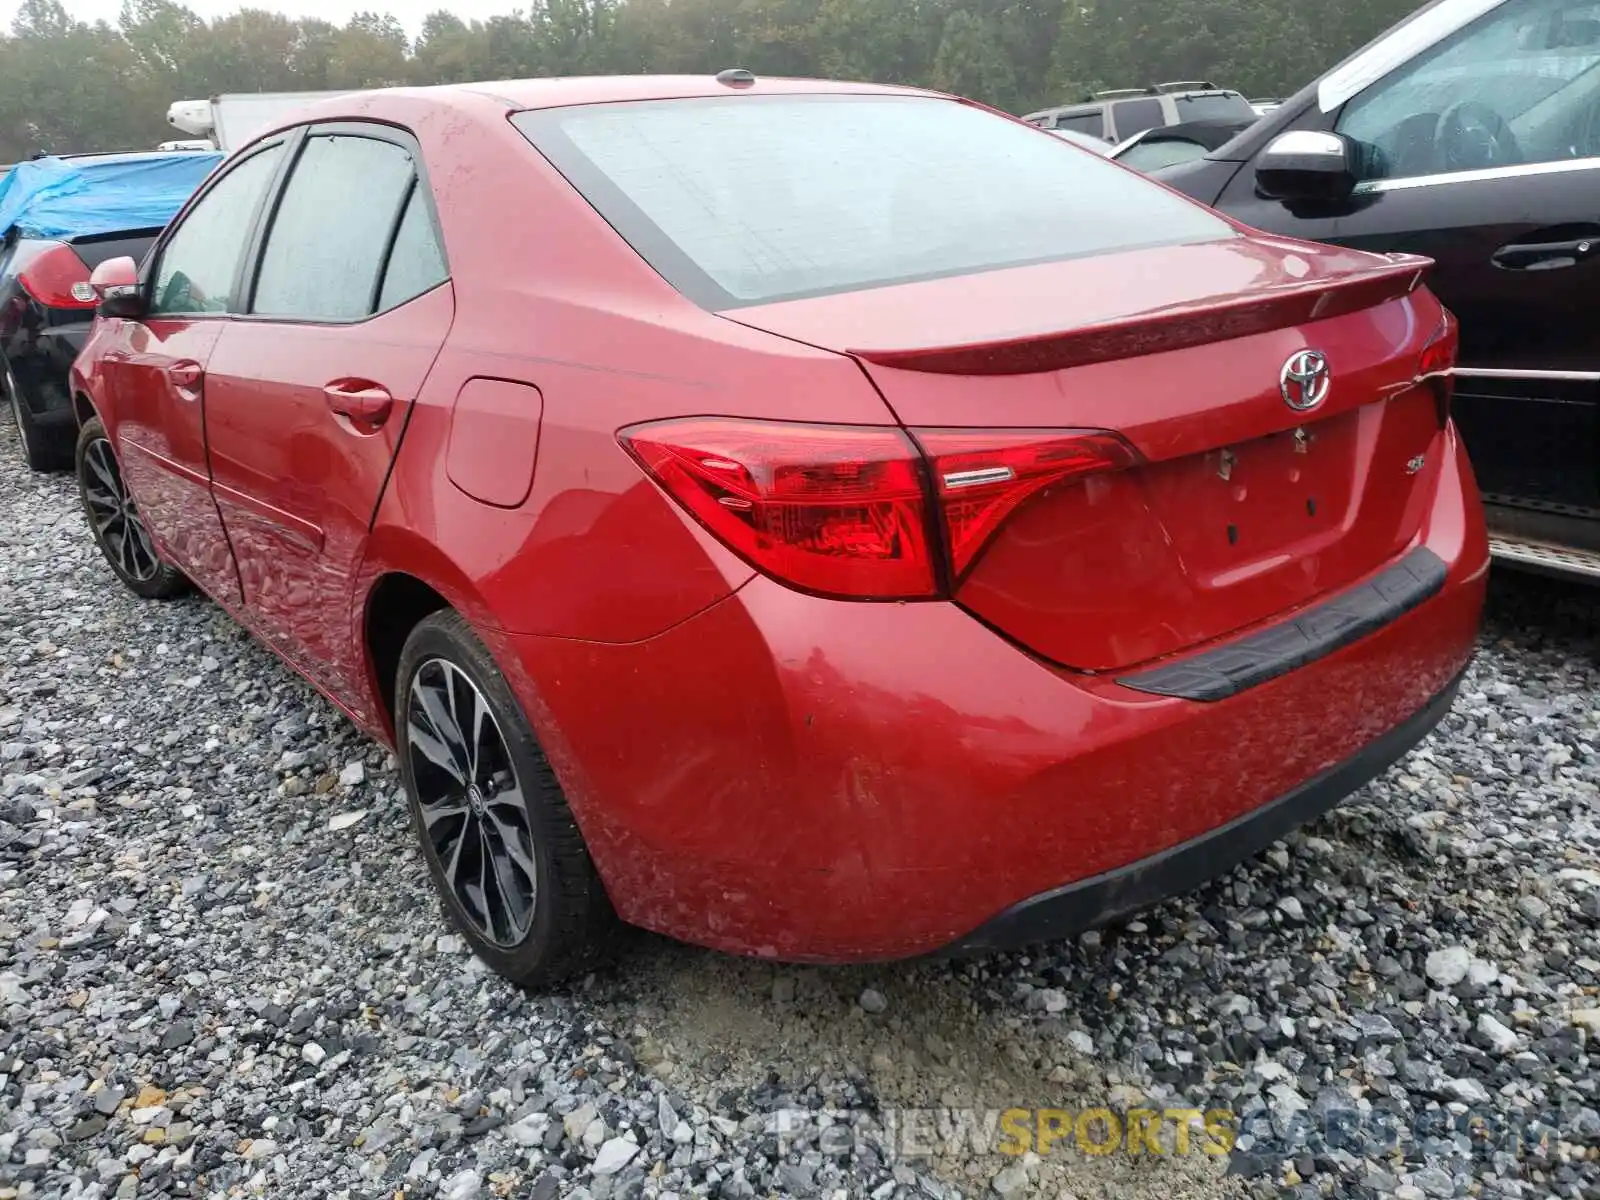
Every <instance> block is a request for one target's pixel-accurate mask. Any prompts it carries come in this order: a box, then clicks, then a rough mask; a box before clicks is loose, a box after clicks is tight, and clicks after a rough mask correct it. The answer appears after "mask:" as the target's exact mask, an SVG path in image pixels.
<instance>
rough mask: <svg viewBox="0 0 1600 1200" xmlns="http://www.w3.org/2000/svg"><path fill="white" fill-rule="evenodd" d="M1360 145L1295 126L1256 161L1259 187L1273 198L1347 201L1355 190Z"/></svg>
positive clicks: (1278, 138)
mask: <svg viewBox="0 0 1600 1200" xmlns="http://www.w3.org/2000/svg"><path fill="white" fill-rule="evenodd" d="M1359 158H1360V154H1359V148H1358V147H1357V146H1355V145H1354V144H1353V143H1351V141H1350V139H1349V138H1346V137H1343V136H1342V135H1340V134H1337V133H1323V132H1321V131H1320V130H1315V129H1291V130H1290V131H1289V132H1288V133H1280V134H1279V135H1278V136H1277V137H1276V138H1274V139H1273V140H1272V141H1271V142H1270V143H1269V144H1268V145H1267V148H1266V149H1265V150H1263V151H1262V152H1261V157H1260V158H1258V159H1257V160H1256V189H1257V190H1258V191H1259V192H1260V193H1261V194H1262V195H1263V196H1265V197H1266V198H1267V199H1269V200H1282V201H1285V202H1294V201H1307V200H1309V201H1319V200H1320V201H1327V200H1343V199H1345V198H1346V197H1348V196H1349V195H1350V194H1351V193H1352V192H1354V191H1355V188H1356V183H1357V180H1358V176H1357V170H1358V164H1359Z"/></svg>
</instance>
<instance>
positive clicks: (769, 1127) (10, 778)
mask: <svg viewBox="0 0 1600 1200" xmlns="http://www.w3.org/2000/svg"><path fill="white" fill-rule="evenodd" d="M17 462H18V455H17V451H16V447H15V443H14V439H13V436H12V434H11V430H10V428H9V427H7V428H6V430H5V432H4V433H0V513H3V514H4V517H3V519H0V1200H6V1198H10V1197H18V1196H82V1197H91V1196H100V1197H106V1196H117V1197H132V1196H139V1197H152V1196H232V1195H248V1194H264V1195H268V1196H282V1197H296V1198H298V1197H312V1196H334V1197H378V1196H388V1197H394V1196H405V1197H430V1196H438V1197H449V1198H452V1200H470V1198H472V1197H479V1196H490V1195H495V1196H532V1197H536V1198H537V1200H550V1198H551V1197H554V1196H557V1195H558V1194H559V1195H571V1196H575V1197H579V1198H580V1200H606V1198H607V1197H622V1196H627V1197H635V1196H645V1197H654V1196H666V1195H668V1194H679V1195H715V1196H726V1197H735V1198H738V1197H750V1196H754V1195H757V1194H761V1195H774V1194H777V1195H793V1196H810V1195H822V1196H829V1197H840V1196H852V1197H853V1196H858V1195H862V1196H865V1195H870V1196H872V1197H873V1198H874V1200H890V1197H910V1196H914V1195H918V1194H921V1195H925V1196H928V1197H931V1198H932V1200H945V1198H947V1197H952V1196H955V1195H967V1196H979V1195H985V1194H989V1195H993V1194H996V1193H998V1194H999V1195H1001V1196H1002V1197H1022V1196H1032V1195H1040V1196H1045V1197H1052V1198H1057V1197H1061V1198H1064V1197H1068V1196H1075V1197H1084V1198H1087V1197H1095V1196H1105V1197H1119V1198H1120V1197H1133V1198H1137V1197H1167V1198H1177V1197H1202V1196H1242V1195H1273V1194H1280V1193H1281V1192H1282V1191H1283V1190H1285V1189H1286V1188H1287V1189H1291V1190H1292V1191H1294V1192H1295V1193H1297V1194H1303V1195H1306V1196H1315V1195H1347V1196H1367V1195H1391V1194H1392V1195H1396V1196H1400V1197H1407V1198H1417V1197H1445V1196H1460V1195H1472V1194H1482V1195H1494V1196H1530V1197H1531V1196H1542V1195H1551V1194H1555V1195H1563V1196H1588V1197H1600V1112H1597V1111H1596V1109H1597V1108H1600V1101H1597V1097H1596V1088H1597V1076H1600V1071H1596V1069H1595V1065H1596V1062H1595V1058H1596V1056H1595V1054H1594V1050H1593V1046H1594V1042H1595V1040H1596V1039H1597V1038H1600V962H1597V961H1596V960H1597V959H1600V830H1597V812H1600V803H1597V800H1596V782H1597V780H1600V764H1597V759H1596V752H1595V740H1596V735H1597V729H1600V698H1597V695H1596V691H1595V685H1596V682H1597V678H1596V677H1597V665H1596V649H1597V641H1596V637H1597V635H1596V629H1597V628H1600V627H1597V624H1596V620H1595V618H1596V604H1597V601H1596V598H1595V597H1594V596H1592V595H1591V594H1590V593H1588V592H1585V591H1583V590H1581V589H1577V588H1573V587H1568V586H1564V585H1559V584H1553V583H1548V582H1541V581H1537V580H1529V579H1519V578H1515V577H1508V578H1506V579H1504V580H1499V581H1497V583H1496V585H1495V588H1494V597H1493V601H1492V605H1491V613H1490V617H1489V621H1488V625H1487V628H1486V632H1485V635H1484V639H1483V653H1482V655H1481V657H1480V658H1479V660H1478V663H1477V666H1476V668H1475V669H1474V671H1473V673H1472V676H1471V678H1470V680H1469V682H1468V684H1467V687H1466V689H1465V691H1464V693H1463V695H1462V698H1461V700H1460V701H1459V702H1458V704H1457V706H1456V709H1455V712H1454V714H1453V715H1452V716H1451V717H1450V718H1449V719H1448V721H1447V722H1446V724H1445V725H1444V726H1443V727H1442V728H1441V730H1440V731H1439V732H1438V733H1437V734H1436V735H1435V736H1434V737H1433V738H1432V739H1431V741H1429V742H1428V743H1426V744H1425V745H1424V747H1423V748H1422V749H1420V750H1419V751H1418V752H1417V753H1415V754H1413V755H1412V756H1411V757H1410V758H1409V759H1408V760H1406V762H1405V763H1404V764H1402V765H1401V766H1400V767H1399V768H1397V769H1396V770H1394V771H1391V772H1390V773H1389V774H1388V775H1387V776H1386V777H1385V778H1384V779H1382V780H1381V781H1379V782H1378V783H1375V784H1374V785H1372V786H1371V787H1369V788H1368V789H1366V790H1365V791H1364V792H1363V793H1362V794H1361V795H1359V796H1357V797H1354V798H1353V799H1352V800H1351V801H1350V802H1349V803H1348V804H1347V805H1345V806H1344V807H1343V808H1342V809H1341V810H1339V811H1338V812H1337V813H1335V814H1333V815H1331V816H1330V817H1329V818H1327V819H1325V820H1324V821H1322V822H1320V823H1319V824H1318V825H1316V826H1315V827H1313V828H1311V829H1310V830H1308V831H1307V833H1306V834H1305V835H1304V836H1297V837H1295V838H1293V839H1291V840H1290V841H1289V842H1287V843H1283V844H1280V845H1279V846H1277V847H1275V848H1274V849H1272V850H1271V851H1270V852H1269V853H1268V854H1266V855H1265V856H1264V857H1263V858H1262V859H1261V860H1259V861H1258V862H1256V863H1253V864H1251V865H1250V866H1249V867H1248V868H1245V869H1241V870H1239V871H1236V872H1235V873H1234V874H1233V875H1231V876H1230V877H1228V878H1227V879H1226V880H1223V881H1221V882H1219V883H1218V884H1216V885H1213V886H1212V887H1210V888H1208V889H1206V890H1204V891H1202V892H1200V893H1198V894H1196V895H1194V896H1191V897H1187V898H1185V899H1183V900H1181V901H1175V902H1172V903H1169V904H1167V905H1165V906H1163V907H1162V908H1160V909H1158V910H1156V911H1154V912H1152V913H1149V914H1147V915H1145V916H1144V917H1143V918H1142V919H1140V920H1137V921H1133V922H1131V923H1128V924H1126V925H1124V926H1122V927H1121V928H1119V929H1116V930H1108V931H1106V932H1105V933H1103V934H1101V935H1090V936H1087V937H1084V938H1082V939H1079V940H1078V941H1077V942H1075V943H1072V944H1068V945H1062V946H1058V947H1054V948H1051V949H1049V950H1047V951H1043V952H1039V953H1036V954H1033V955H1010V956H1002V957H995V958H989V959H984V960H980V961H976V962H967V963H958V964H949V963H937V964H917V965H901V966H894V967H887V968H874V969H848V970H794V969H788V968H775V967H773V966H771V965H765V964H759V963H751V962H743V961H734V960H729V959H725V958H721V957H719V956H716V955H713V954H710V953H707V952H702V951H698V950H694V949H690V948H687V947H682V946H677V945H673V944H669V943H666V942H664V941H661V940H659V939H654V938H650V937H647V936H644V935H638V936H637V937H635V938H633V939H632V941H631V942H630V944H629V945H628V947H627V948H626V950H625V952H624V954H623V955H622V957H621V961H620V963H619V964H618V966H617V967H616V968H614V969H612V970H610V971H608V972H606V973H604V974H602V975H600V976H598V977H595V978H592V979H589V980H587V981H585V982H584V984H583V985H582V986H580V987H577V988H574V989H572V990H571V991H569V992H567V993H564V994H559V995H549V996H527V995H523V994H520V993H518V992H516V991H515V990H513V989H512V988H510V987H509V986H507V985H505V984H503V983H501V982H500V981H499V980H497V979H496V978H494V977H493V976H491V975H489V974H488V973H486V972H485V971H484V970H483V969H482V968H481V967H480V966H479V965H478V964H477V963H476V962H475V961H474V960H473V959H472V958H471V957H470V956H468V955H467V954H466V953H465V952H464V949H463V947H462V945H461V943H460V942H459V940H458V939H456V938H453V937H451V936H448V935H447V934H446V931H445V929H444V928H443V926H442V925H441V923H440V920H439V918H438V915H437V909H436V907H435V904H434V902H433V899H432V897H431V894H430V892H429V890H428V887H427V883H426V879H425V877H424V873H423V870H422V868H421V866H420V863H419V860H418V858H417V856H416V855H415V854H414V852H413V850H412V846H411V835H410V832H409V829H408V828H407V825H406V822H405V814H404V808H403V805H402V803H401V799H400V796H399V794H398V781H397V777H396V775H395V773H394V770H393V768H392V765H391V763H390V761H389V759H388V756H387V755H386V754H385V753H384V752H383V751H381V750H379V749H378V748H376V747H374V746H373V745H371V744H370V743H368V742H366V741H364V740H363V739H361V738H360V737H359V736H357V735H356V734H355V733H354V731H353V730H352V729H351V728H350V727H349V726H348V725H346V724H345V723H344V722H343V720H342V719H341V718H339V717H338V716H336V715H335V714H334V712H333V710H332V709H331V708H330V707H329V706H328V705H327V704H325V703H323V702H322V701H321V700H320V699H319V698H317V697H316V696H314V695H313V694H312V693H311V692H310V691H309V689H307V688H306V687H305V686H304V685H303V684H301V683H300V682H299V680H298V679H297V677H295V676H294V675H293V674H292V673H291V672H290V671H288V670H287V669H286V668H284V667H282V666H280V665H279V664H278V663H277V661H276V660H275V659H273V658H271V657H270V656H269V655H268V654H267V653H266V652H265V651H263V650H261V649H259V648H257V647H256V646H255V645H254V644H253V643H251V642H250V641H249V640H248V639H247V638H246V637H245V636H244V635H243V634H242V633H241V632H240V631H239V630H238V629H237V628H236V627H235V626H234V625H233V624H232V623H231V622H230V621H229V620H228V619H227V618H226V617H225V616H224V615H223V614H222V613H221V612H220V611H218V610H217V609H216V608H215V607H213V606H212V605H210V604H208V603H206V602H204V601H202V600H199V599H191V600H185V601H181V602H178V603H173V604H165V605H163V604H148V603H141V602H139V601H136V600H135V599H133V598H132V597H131V596H128V595H126V594H125V593H123V592H122V591H121V590H120V589H119V588H118V587H117V586H116V585H115V583H114V581H113V580H112V577H111V575H110V573H109V572H108V571H107V570H105V569H104V568H103V567H102V566H101V564H100V561H99V559H98V557H97V555H96V553H95V551H94V550H93V548H92V546H91V544H90V541H89V538H88V536H87V533H86V532H85V530H84V528H83V523H82V520H81V518H80V516H79V513H78V509H77V505H76V501H75V496H74V494H73V490H72V488H71V486H70V484H69V482H68V481H67V480H65V479H63V478H40V477H36V476H31V475H29V474H27V473H26V472H25V471H23V470H22V469H21V468H20V467H18V466H17ZM1097 1106H1106V1107H1109V1108H1111V1109H1113V1110H1116V1111H1117V1112H1118V1113H1123V1112H1125V1111H1126V1110H1128V1109H1133V1108H1140V1107H1147V1108H1151V1109H1154V1110H1156V1111H1157V1112H1164V1111H1165V1110H1167V1109H1186V1108H1194V1109H1208V1110H1209V1109H1216V1108H1226V1109H1230V1110H1232V1111H1233V1112H1234V1113H1235V1114H1239V1115H1238V1116H1237V1117H1236V1123H1235V1126H1234V1127H1235V1128H1236V1129H1237V1130H1238V1134H1239V1136H1238V1139H1237V1144H1236V1145H1235V1146H1234V1149H1233V1152H1232V1153H1231V1154H1230V1155H1222V1154H1212V1153H1207V1152H1206V1150H1205V1149H1203V1148H1202V1144H1203V1143H1204V1144H1205V1145H1207V1146H1209V1147H1210V1148H1212V1149H1220V1148H1221V1147H1220V1144H1219V1142H1218V1141H1217V1140H1216V1139H1211V1140H1210V1141H1208V1140H1207V1139H1206V1138H1205V1137H1204V1136H1203V1135H1202V1134H1201V1132H1200V1130H1199V1129H1198V1128H1196V1129H1195V1130H1194V1131H1193V1134H1192V1137H1191V1138H1190V1139H1189V1142H1190V1146H1189V1149H1190V1152H1189V1153H1187V1154H1184V1153H1173V1152H1171V1151H1173V1150H1174V1149H1175V1148H1176V1146H1177V1139H1176V1137H1175V1127H1176V1121H1173V1122H1168V1123H1167V1124H1165V1125H1164V1126H1163V1133H1162V1134H1161V1136H1160V1139H1159V1142H1160V1144H1161V1145H1162V1146H1163V1148H1164V1149H1166V1150H1167V1151H1168V1152H1167V1153H1162V1154H1154V1153H1151V1152H1150V1146H1149V1143H1148V1142H1147V1141H1144V1140H1142V1139H1138V1138H1133V1139H1129V1140H1131V1141H1132V1142H1133V1145H1134V1146H1136V1147H1139V1148H1140V1149H1141V1151H1142V1152H1141V1153H1137V1154H1134V1153H1130V1152H1128V1150H1127V1145H1126V1142H1124V1144H1123V1148H1122V1149H1119V1150H1118V1151H1117V1152H1115V1153H1110V1154H1103V1155H1096V1154H1092V1153H1087V1152H1086V1150H1085V1148H1086V1146H1087V1145H1088V1144H1089V1143H1091V1142H1099V1143H1102V1144H1103V1143H1104V1142H1105V1140H1106V1137H1107V1136H1109V1135H1108V1134H1107V1126H1105V1125H1104V1124H1103V1123H1101V1122H1098V1121H1091V1122H1090V1123H1089V1124H1088V1125H1086V1126H1084V1127H1083V1128H1081V1129H1079V1130H1078V1133H1079V1134H1080V1135H1082V1137H1081V1138H1074V1137H1068V1138H1067V1139H1066V1140H1065V1141H1063V1142H1062V1143H1060V1144H1058V1145H1056V1146H1055V1147H1054V1148H1053V1149H1052V1150H1051V1152H1049V1153H1047V1154H1043V1155H1042V1156H1041V1155H1031V1154H1030V1155H1027V1156H1023V1157H1017V1156H1016V1155H1014V1154H1013V1155H1006V1154H1001V1153H996V1152H995V1151H996V1150H997V1148H998V1146H997V1143H996V1139H995V1137H993V1136H989V1137H987V1138H985V1136H984V1134H985V1128H986V1127H985V1126H984V1125H983V1124H982V1122H983V1121H984V1120H985V1116H984V1114H985V1113H988V1114H989V1116H988V1118H987V1119H988V1120H990V1121H992V1120H994V1119H995V1116H996V1114H997V1113H998V1110H1001V1109H1010V1108H1022V1109H1029V1110H1033V1109H1058V1108H1059V1109H1065V1110H1068V1114H1069V1115H1068V1116H1067V1117H1066V1118H1065V1119H1066V1122H1067V1124H1068V1126H1069V1127H1070V1126H1071V1124H1072V1120H1073V1118H1072V1115H1071V1114H1072V1113H1073V1112H1076V1111H1080V1110H1083V1109H1086V1108H1094V1107H1097ZM927 1110H948V1112H946V1115H944V1116H942V1117H941V1116H939V1115H938V1114H934V1113H929V1112H928V1111H927ZM951 1112H953V1113H954V1114H955V1119H956V1120H957V1122H958V1125H957V1128H958V1130H960V1129H964V1130H965V1132H966V1133H967V1134H968V1135H973V1136H975V1137H976V1139H977V1141H979V1142H982V1144H981V1145H976V1146H974V1145H973V1144H972V1143H970V1142H969V1143H968V1147H969V1148H968V1149H966V1150H965V1151H963V1150H962V1148H961V1147H962V1144H963V1143H962V1140H961V1138H959V1137H958V1138H956V1139H955V1140H954V1141H953V1142H952V1141H950V1140H947V1139H944V1138H942V1137H941V1136H940V1131H941V1128H944V1129H945V1132H948V1129H947V1128H946V1127H942V1126H941V1125H940V1124H939V1122H940V1121H946V1122H948V1120H949V1119H950V1116H949V1113H951ZM963 1114H965V1115H963ZM969 1118H970V1119H971V1120H973V1121H976V1122H978V1124H976V1125H973V1124H968V1125H965V1126H962V1125H960V1124H959V1122H962V1121H966V1120H968V1119H969ZM1010 1119H1011V1118H1008V1120H1010ZM1036 1119H1037V1120H1043V1119H1045V1118H1044V1117H1037V1118H1036V1116H1033V1115H1030V1116H1028V1117H1027V1121H1028V1122H1035V1121H1036ZM1059 1119H1060V1117H1059V1114H1057V1115H1054V1116H1050V1117H1049V1120H1051V1121H1057V1120H1059ZM1158 1119H1160V1118H1158ZM1471 1119H1476V1120H1477V1122H1478V1125H1477V1130H1478V1134H1479V1136H1478V1138H1477V1139H1476V1140H1474V1137H1473V1135H1472V1127H1471V1126H1469V1120H1471ZM1086 1120H1087V1118H1086ZM919 1122H920V1124H919ZM1036 1127H1037V1126H1036V1124H1031V1125H1028V1126H1027V1128H1036ZM1120 1127H1121V1125H1120V1120H1119V1128H1120ZM1001 1128H1002V1129H1005V1128H1006V1126H1002V1127H1001ZM987 1129H988V1131H989V1132H990V1133H992V1132H993V1127H992V1126H989V1127H987ZM919 1130H920V1132H919ZM930 1130H931V1132H930ZM1013 1148H1014V1149H1019V1148H1020V1146H1018V1145H1016V1144H1013ZM1034 1148H1035V1149H1038V1148H1039V1147H1037V1146H1035V1147H1034Z"/></svg>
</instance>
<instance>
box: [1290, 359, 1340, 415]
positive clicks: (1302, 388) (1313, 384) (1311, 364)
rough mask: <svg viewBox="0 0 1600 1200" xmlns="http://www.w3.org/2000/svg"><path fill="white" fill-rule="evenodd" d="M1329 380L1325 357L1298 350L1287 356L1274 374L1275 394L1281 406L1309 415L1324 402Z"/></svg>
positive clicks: (1331, 380) (1330, 379)
mask: <svg viewBox="0 0 1600 1200" xmlns="http://www.w3.org/2000/svg"><path fill="white" fill-rule="evenodd" d="M1332 383H1333V378H1332V376H1331V374H1330V373H1329V371H1328V356H1327V355H1325V354H1324V353H1323V352H1322V351H1321V350H1301V351H1299V352H1297V353H1295V354H1291V355H1290V356H1289V361H1288V362H1286V363H1284V364H1283V370H1282V371H1280V372H1278V390H1279V391H1281V392H1282V393H1283V402H1284V403H1285V404H1287V405H1288V406H1289V407H1290V408H1292V409H1294V410H1295V412H1310V411H1311V410H1312V409H1313V408H1315V407H1316V406H1317V405H1319V404H1321V403H1322V402H1323V401H1324V400H1326V399H1327V398H1328V388H1329V386H1330V385H1331V384H1332Z"/></svg>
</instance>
